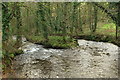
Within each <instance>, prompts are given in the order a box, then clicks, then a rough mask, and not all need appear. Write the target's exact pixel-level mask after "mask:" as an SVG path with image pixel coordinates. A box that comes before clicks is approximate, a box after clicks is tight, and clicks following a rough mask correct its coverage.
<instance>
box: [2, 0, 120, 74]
mask: <svg viewBox="0 0 120 80" xmlns="http://www.w3.org/2000/svg"><path fill="white" fill-rule="evenodd" d="M14 36H15V37H16V39H13V37H14ZM23 38H26V41H29V42H31V43H34V44H37V45H43V46H44V48H53V49H72V48H76V47H77V46H78V43H77V40H78V39H85V40H91V41H96V42H101V41H102V42H109V43H113V44H115V45H117V46H120V41H119V40H120V2H3V3H2V46H1V47H2V63H3V64H2V65H1V67H2V70H3V74H5V73H8V72H9V71H11V68H12V61H13V60H14V58H15V57H16V56H18V55H21V54H24V51H23V50H22V49H21V48H20V47H21V46H23V44H22V40H23Z"/></svg>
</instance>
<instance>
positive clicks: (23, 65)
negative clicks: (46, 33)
mask: <svg viewBox="0 0 120 80" xmlns="http://www.w3.org/2000/svg"><path fill="white" fill-rule="evenodd" d="M78 43H79V46H78V47H77V48H74V49H45V48H43V46H42V45H37V44H33V43H30V42H24V46H23V47H22V49H23V51H24V54H21V55H19V56H16V57H15V59H14V61H13V69H14V74H13V73H12V74H9V76H10V77H15V78H117V77H118V46H116V45H113V44H111V43H103V42H94V41H87V40H78Z"/></svg>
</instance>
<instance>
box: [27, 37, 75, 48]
mask: <svg viewBox="0 0 120 80" xmlns="http://www.w3.org/2000/svg"><path fill="white" fill-rule="evenodd" d="M65 38H66V42H65V41H64V39H63V37H62V36H49V37H48V39H49V40H48V42H46V41H45V39H44V37H41V36H29V37H27V40H29V41H31V42H33V43H37V44H43V45H44V46H45V47H46V48H72V47H76V46H77V42H76V40H75V39H71V38H70V37H65Z"/></svg>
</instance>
